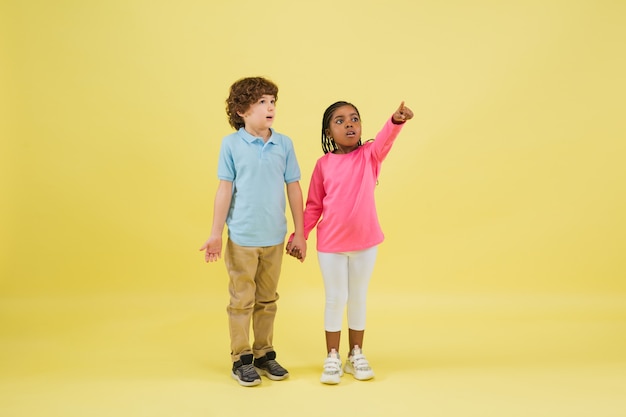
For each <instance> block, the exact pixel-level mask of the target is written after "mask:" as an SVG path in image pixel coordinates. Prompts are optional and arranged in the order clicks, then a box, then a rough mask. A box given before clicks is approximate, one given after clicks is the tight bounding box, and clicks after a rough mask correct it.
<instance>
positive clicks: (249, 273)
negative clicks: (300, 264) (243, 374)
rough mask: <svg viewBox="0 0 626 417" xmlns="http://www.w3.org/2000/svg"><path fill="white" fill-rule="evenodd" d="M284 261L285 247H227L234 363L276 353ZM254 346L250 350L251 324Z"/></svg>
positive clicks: (231, 342) (280, 245)
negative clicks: (280, 286)
mask: <svg viewBox="0 0 626 417" xmlns="http://www.w3.org/2000/svg"><path fill="white" fill-rule="evenodd" d="M282 259H283V244H282V243H281V244H279V245H276V246H268V247H247V246H239V245H237V244H235V243H233V242H232V241H231V240H230V239H228V242H227V243H226V250H225V252H224V263H225V264H226V269H227V270H228V275H229V277H230V280H229V284H228V291H229V293H230V303H229V305H228V307H227V309H226V311H227V312H228V325H229V329H230V350H231V352H230V354H231V358H232V360H233V362H235V361H238V360H239V357H240V356H241V355H245V354H248V353H252V354H253V355H254V357H255V358H258V357H261V356H264V355H265V354H266V353H267V352H271V351H273V350H274V347H273V345H272V341H273V338H274V318H275V316H276V301H277V300H278V292H276V289H277V287H278V278H279V276H280V270H281V263H282ZM251 323H252V330H253V333H254V343H253V345H252V346H250V324H251Z"/></svg>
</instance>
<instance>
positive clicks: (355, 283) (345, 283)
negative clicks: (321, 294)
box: [317, 246, 378, 332]
mask: <svg viewBox="0 0 626 417" xmlns="http://www.w3.org/2000/svg"><path fill="white" fill-rule="evenodd" d="M377 251H378V246H373V247H371V248H369V249H365V250H360V251H355V252H340V253H324V252H318V253H317V258H318V260H319V264H320V269H321V270H322V276H323V278H324V287H325V288H326V307H325V308H324V328H325V329H326V331H327V332H338V331H341V325H342V321H343V313H344V310H345V308H346V304H347V306H348V327H349V328H350V329H352V330H365V301H366V298H367V286H368V284H369V282H370V278H371V276H372V272H373V270H374V264H375V263H376V253H377Z"/></svg>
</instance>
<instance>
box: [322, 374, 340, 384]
mask: <svg viewBox="0 0 626 417" xmlns="http://www.w3.org/2000/svg"><path fill="white" fill-rule="evenodd" d="M320 382H321V383H322V384H326V385H337V384H338V383H340V382H341V377H340V376H337V377H334V376H331V377H326V378H324V375H322V377H321V378H320Z"/></svg>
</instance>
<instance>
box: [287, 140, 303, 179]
mask: <svg viewBox="0 0 626 417" xmlns="http://www.w3.org/2000/svg"><path fill="white" fill-rule="evenodd" d="M285 147H286V148H285V154H286V161H285V162H286V164H285V183H286V184H289V183H292V182H295V181H300V176H301V174H300V165H299V164H298V159H297V158H296V151H295V149H294V147H293V142H292V141H291V139H287V140H286V141H285Z"/></svg>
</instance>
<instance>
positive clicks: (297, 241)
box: [285, 237, 306, 262]
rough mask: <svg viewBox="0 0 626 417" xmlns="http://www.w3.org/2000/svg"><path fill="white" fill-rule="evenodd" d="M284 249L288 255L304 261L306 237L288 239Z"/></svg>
mask: <svg viewBox="0 0 626 417" xmlns="http://www.w3.org/2000/svg"><path fill="white" fill-rule="evenodd" d="M285 251H286V252H287V254H288V255H290V256H293V257H294V258H297V259H298V260H299V261H300V262H304V259H305V258H306V239H304V238H295V237H294V238H293V239H290V240H289V242H287V246H286V247H285Z"/></svg>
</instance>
